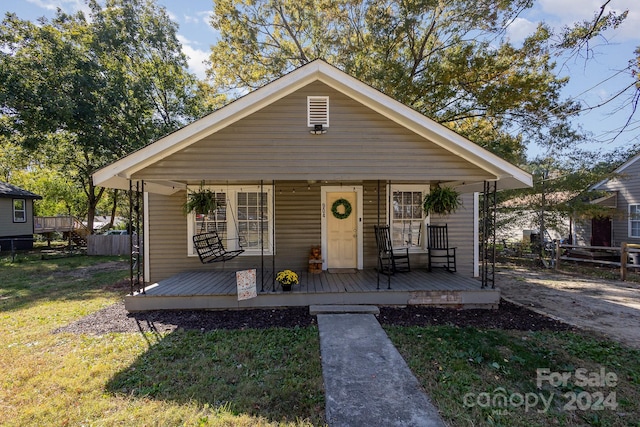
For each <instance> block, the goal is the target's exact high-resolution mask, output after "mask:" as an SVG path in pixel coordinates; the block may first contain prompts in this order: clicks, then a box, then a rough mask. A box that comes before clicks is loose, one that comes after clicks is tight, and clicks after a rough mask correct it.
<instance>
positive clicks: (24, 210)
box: [13, 199, 27, 223]
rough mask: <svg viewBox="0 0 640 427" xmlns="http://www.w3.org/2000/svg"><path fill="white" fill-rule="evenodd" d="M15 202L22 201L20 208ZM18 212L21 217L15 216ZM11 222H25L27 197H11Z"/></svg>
mask: <svg viewBox="0 0 640 427" xmlns="http://www.w3.org/2000/svg"><path fill="white" fill-rule="evenodd" d="M17 202H22V209H17V206H16V205H17ZM19 212H22V218H21V219H20V218H18V217H17V216H16V214H17V213H19ZM13 222H18V223H24V222H27V199H13Z"/></svg>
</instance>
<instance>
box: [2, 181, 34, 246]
mask: <svg viewBox="0 0 640 427" xmlns="http://www.w3.org/2000/svg"><path fill="white" fill-rule="evenodd" d="M40 199H42V197H41V196H38V195H37V194H33V193H31V192H29V191H27V190H23V189H21V188H18V187H16V186H15V185H11V184H8V183H6V182H1V181H0V249H1V250H3V251H7V250H11V249H12V245H13V249H32V248H33V234H34V233H33V201H34V200H40Z"/></svg>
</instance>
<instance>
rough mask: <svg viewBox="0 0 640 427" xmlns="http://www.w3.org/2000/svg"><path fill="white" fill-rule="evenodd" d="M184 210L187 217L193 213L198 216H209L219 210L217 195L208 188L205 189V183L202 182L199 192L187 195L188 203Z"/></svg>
mask: <svg viewBox="0 0 640 427" xmlns="http://www.w3.org/2000/svg"><path fill="white" fill-rule="evenodd" d="M183 208H184V213H185V215H186V214H189V213H191V212H194V213H196V214H208V213H210V212H213V211H215V210H216V209H217V208H218V201H217V200H216V193H214V192H213V191H211V190H209V189H208V188H204V182H202V183H201V184H200V188H199V189H198V190H197V191H194V192H191V193H189V194H188V195H187V202H186V203H185V204H184V206H183Z"/></svg>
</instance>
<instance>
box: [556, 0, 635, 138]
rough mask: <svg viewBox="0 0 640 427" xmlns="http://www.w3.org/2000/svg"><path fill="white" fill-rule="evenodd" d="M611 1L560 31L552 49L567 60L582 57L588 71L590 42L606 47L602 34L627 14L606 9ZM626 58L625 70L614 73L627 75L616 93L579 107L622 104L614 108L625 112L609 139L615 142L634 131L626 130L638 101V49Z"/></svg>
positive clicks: (591, 108)
mask: <svg viewBox="0 0 640 427" xmlns="http://www.w3.org/2000/svg"><path fill="white" fill-rule="evenodd" d="M611 2H612V0H606V1H604V3H603V4H602V5H601V6H600V8H599V9H598V10H597V11H596V12H595V13H594V15H593V18H591V19H589V20H584V21H582V22H576V23H575V24H574V25H572V26H570V27H569V26H568V27H565V28H563V30H562V32H561V34H560V41H559V42H558V43H557V44H555V47H556V48H558V49H560V50H561V51H566V55H565V56H566V57H567V60H568V59H571V58H576V57H581V58H584V66H585V68H588V66H589V64H588V63H589V61H591V60H592V59H593V58H594V57H595V55H594V49H593V47H592V42H593V41H594V40H596V39H599V40H602V41H604V43H605V46H606V44H607V43H608V41H607V39H606V38H605V36H604V33H605V32H606V31H607V30H610V29H613V30H615V29H616V28H618V26H619V25H620V24H621V23H622V22H623V21H624V20H625V19H626V18H627V16H628V14H629V11H628V10H625V11H622V12H621V13H616V11H615V10H607V8H608V6H609V5H610V4H611ZM629 55H630V57H631V58H632V59H631V60H630V61H629V62H628V64H627V66H626V68H624V69H621V70H616V71H615V74H626V75H628V76H629V81H628V83H627V84H626V85H624V86H622V87H620V88H618V90H616V91H615V92H614V93H613V94H611V95H609V96H608V97H607V98H606V99H604V100H603V101H602V102H600V103H599V104H597V105H592V106H585V107H583V108H582V111H588V110H594V109H599V108H600V109H601V108H602V107H604V106H605V105H607V104H610V103H611V102H613V101H614V100H621V101H622V102H620V106H619V107H616V110H619V111H624V110H628V111H629V113H628V119H627V121H626V123H625V124H624V125H623V126H622V127H621V128H620V129H617V130H616V131H615V132H613V133H614V134H615V136H614V137H612V138H611V141H613V140H615V139H616V138H617V137H618V136H620V135H621V134H622V133H623V132H624V131H625V130H631V131H635V130H637V128H633V129H629V128H630V126H631V124H632V123H633V119H634V116H635V114H636V112H637V110H638V102H640V47H638V48H637V49H636V50H635V51H634V52H629ZM636 136H637V135H636Z"/></svg>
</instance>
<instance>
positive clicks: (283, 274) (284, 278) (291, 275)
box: [276, 270, 299, 292]
mask: <svg viewBox="0 0 640 427" xmlns="http://www.w3.org/2000/svg"><path fill="white" fill-rule="evenodd" d="M276 281H277V282H278V283H280V286H282V290H283V291H287V292H289V291H291V286H292V285H297V284H298V283H299V281H298V275H297V274H296V272H295V271H291V270H283V271H280V272H278V274H277V275H276Z"/></svg>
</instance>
